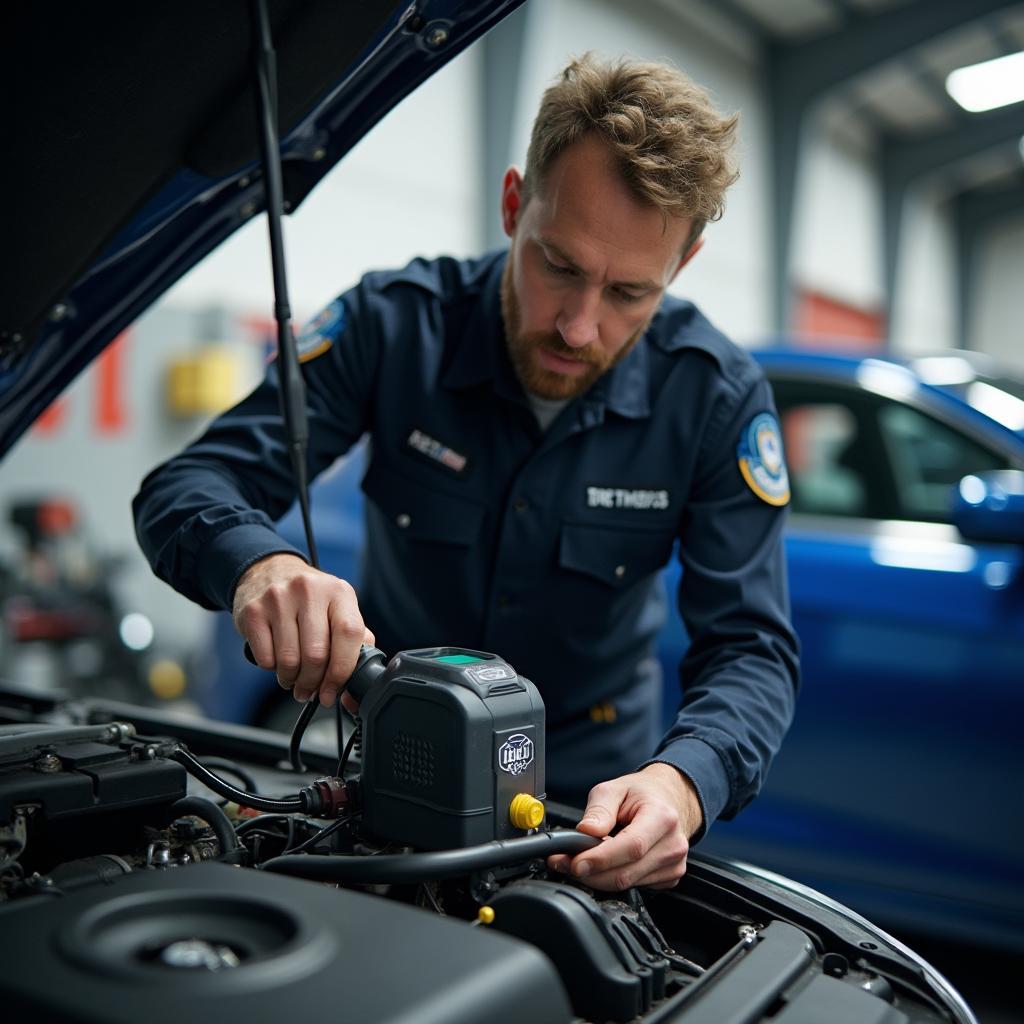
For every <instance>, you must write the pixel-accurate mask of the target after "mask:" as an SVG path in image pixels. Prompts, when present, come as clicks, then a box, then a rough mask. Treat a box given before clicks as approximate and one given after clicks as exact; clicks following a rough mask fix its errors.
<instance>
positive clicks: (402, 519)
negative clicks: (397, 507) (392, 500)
mask: <svg viewBox="0 0 1024 1024" xmlns="http://www.w3.org/2000/svg"><path fill="white" fill-rule="evenodd" d="M395 522H396V523H398V525H399V527H400V528H401V529H403V530H404V529H405V528H406V527H408V526H411V525H412V516H411V515H409V513H408V512H400V513H399V514H398V515H397V516H395Z"/></svg>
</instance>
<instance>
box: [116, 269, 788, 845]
mask: <svg viewBox="0 0 1024 1024" xmlns="http://www.w3.org/2000/svg"><path fill="white" fill-rule="evenodd" d="M505 258H506V257H505V254H497V255H490V256H487V257H484V258H483V259H480V260H474V261H468V262H459V261H456V260H454V259H448V258H442V259H438V260H435V261H432V262H427V261H424V260H414V261H413V262H412V263H411V264H409V266H408V267H406V268H405V269H403V270H400V271H396V272H389V273H372V274H368V275H367V276H366V277H364V278H363V280H362V281H361V282H360V284H358V285H357V286H356V287H355V288H353V289H352V290H351V291H349V292H347V293H346V294H344V295H343V296H342V297H341V298H340V299H338V300H336V301H335V302H334V303H332V304H331V306H329V307H327V309H326V310H325V311H324V312H323V313H322V314H321V315H320V317H318V318H317V320H316V321H314V324H313V326H312V329H308V330H307V331H306V332H304V333H303V335H302V337H301V338H300V348H301V349H302V351H303V360H304V361H303V372H304V375H305V379H306V384H307V388H308V407H309V424H310V444H309V464H310V472H311V474H312V475H315V474H316V473H319V472H320V471H322V470H323V469H325V468H326V467H327V466H329V465H330V464H331V463H332V462H333V461H334V460H335V459H336V458H337V457H338V456H339V455H341V454H343V453H344V452H345V451H347V450H348V449H349V448H350V446H352V445H353V444H354V443H355V442H356V441H357V440H358V439H359V438H360V437H361V436H362V435H363V434H364V433H367V432H368V433H369V435H370V438H371V449H370V460H369V467H368V469H367V472H366V475H365V478H364V480H363V490H364V491H365V493H366V496H367V498H368V499H369V500H368V502H367V504H366V507H367V542H366V544H367V546H366V560H365V572H364V579H363V581H362V584H361V586H360V590H359V604H360V608H361V610H362V613H363V618H364V620H365V622H366V624H367V625H368V626H369V627H370V629H372V630H373V631H374V633H375V635H376V637H377V643H378V646H380V647H381V649H383V650H385V651H388V652H389V653H393V652H395V651H398V650H402V649H409V648H415V647H429V646H440V645H455V646H461V647H468V648H474V649H477V650H485V651H491V652H494V653H496V654H499V655H500V656H502V657H503V658H505V659H506V660H507V661H508V662H509V663H510V664H512V665H513V666H514V667H515V668H516V670H517V671H519V672H520V673H521V674H523V675H525V676H527V677H528V678H530V679H532V680H533V681H534V682H535V683H536V684H537V685H538V687H539V688H540V691H541V694H542V695H543V697H544V702H545V707H546V713H547V724H548V728H547V780H548V791H549V793H550V794H552V795H553V796H558V797H560V798H563V799H569V800H572V801H575V802H578V801H581V800H584V799H585V797H586V793H587V790H588V789H589V788H590V786H592V785H593V784H595V783H596V782H599V781H602V780H605V779H611V778H615V777H617V776H619V775H621V774H624V773H626V772H629V771H633V770H635V769H636V768H638V767H640V766H642V765H644V764H646V763H649V762H650V761H651V760H657V761H664V762H666V763H669V764H672V765H674V766H675V767H677V768H678V769H680V770H681V771H682V772H684V773H685V774H686V775H687V776H688V777H689V778H690V780H691V781H692V782H693V784H694V786H695V788H696V791H697V794H698V796H699V798H700V801H701V805H702V809H703V812H704V820H705V823H706V824H707V825H709V824H710V823H711V822H712V821H714V820H715V818H716V817H718V816H720V815H724V816H732V815H733V814H735V813H736V811H738V810H739V809H740V808H741V807H742V806H743V805H744V804H745V803H747V802H748V801H749V800H750V799H751V798H752V797H753V796H754V795H755V794H756V793H757V791H758V789H759V787H760V785H761V782H762V780H763V778H764V775H765V772H766V770H767V768H768V765H769V763H770V761H771V759H772V757H773V755H774V754H775V752H776V750H777V749H778V746H779V744H780V742H781V740H782V737H783V735H784V733H785V731H786V728H787V727H788V725H789V722H790V719H791V717H792V713H793V704H794V697H795V692H796V686H797V644H796V640H795V637H794V635H793V632H792V630H791V627H790V624H789V611H788V597H787V588H786V575H785V565H784V560H783V550H782V542H781V531H782V523H783V516H784V509H783V508H782V507H780V505H781V504H782V503H784V501H785V497H784V496H782V497H781V499H779V500H777V501H775V503H772V502H771V501H769V500H766V499H771V497H772V495H771V494H766V493H765V492H764V491H763V490H762V491H761V493H762V497H759V496H758V494H757V493H755V490H760V488H759V486H758V485H757V483H756V481H754V480H751V482H749V483H748V479H749V478H750V473H749V472H747V473H744V472H743V471H742V466H741V458H740V454H741V453H742V451H743V450H744V447H743V446H744V445H745V444H748V441H749V435H750V432H751V428H752V426H753V427H754V428H755V430H756V428H757V424H758V423H767V424H768V425H769V427H770V426H771V424H774V406H773V400H772V395H771V391H770V388H769V385H768V384H767V382H766V381H765V379H764V377H763V375H762V373H761V371H760V369H759V368H758V366H757V364H756V363H755V362H754V361H753V360H752V359H751V358H750V357H749V356H748V355H747V354H746V353H745V352H744V351H743V350H741V349H740V348H738V347H737V346H735V345H734V344H732V343H731V342H730V341H729V340H727V339H726V338H725V337H724V336H723V335H722V334H721V333H719V332H718V331H717V330H715V329H714V328H713V327H712V326H711V325H710V324H709V323H708V321H707V320H706V319H705V318H704V317H703V316H702V315H701V314H700V313H699V312H698V311H697V309H696V308H695V307H694V306H693V305H692V304H691V303H689V302H683V301H680V300H677V299H674V298H671V297H666V298H665V299H664V300H663V302H662V305H661V308H660V311H659V312H658V313H657V315H656V316H655V318H654V320H653V321H652V323H651V325H650V327H649V329H648V330H647V332H646V333H645V334H644V336H643V337H642V338H641V339H640V341H639V342H638V343H637V344H636V345H635V346H634V347H633V349H632V350H631V351H630V352H629V353H628V354H627V355H626V356H625V358H623V359H622V360H621V362H619V363H618V364H617V365H616V366H615V367H614V368H612V369H611V370H610V371H608V372H607V373H605V374H604V375H603V376H602V377H601V378H600V379H599V380H598V381H597V382H596V383H595V384H594V385H593V386H592V387H591V388H590V390H589V391H587V392H586V393H585V394H584V395H582V396H581V397H579V398H577V399H575V400H574V401H572V402H570V403H569V404H568V405H567V406H566V407H565V408H564V409H562V411H561V413H560V414H559V415H558V417H557V419H555V421H554V422H553V423H552V424H551V425H550V426H549V427H548V429H547V430H546V431H542V430H541V429H540V427H539V425H538V423H537V420H536V417H535V416H534V414H533V413H532V411H531V409H530V406H529V404H528V402H527V399H526V396H525V395H524V392H523V389H522V387H521V386H520V384H519V381H518V379H517V377H516V374H515V371H514V370H513V367H512V364H511V361H510V359H509V356H508V353H507V349H506V345H505V337H504V329H503V324H502V318H501V313H500V280H501V272H502V269H503V266H504V263H505ZM759 417H760V420H759V419H758V418H759ZM775 438H776V441H777V432H776V434H775ZM755 446H756V442H755ZM778 454H779V455H780V456H781V452H779V453H778ZM748 455H749V452H748ZM751 465H753V468H754V469H755V470H758V471H760V472H761V473H762V476H763V466H760V465H759V464H758V461H757V458H756V457H755V458H754V463H753V464H751V463H750V461H749V459H748V461H747V467H748V469H749V468H750V466H751ZM776 468H778V467H776ZM779 479H780V473H779V472H777V473H776V476H775V480H776V481H778V480H779ZM781 479H782V481H783V486H784V482H785V470H784V467H783V468H782V469H781ZM776 493H778V492H776ZM294 496H295V492H294V486H293V483H292V472H291V468H290V464H289V458H288V454H287V451H286V448H285V445H284V443H283V436H282V424H281V416H280V413H279V405H278V396H277V380H276V370H275V368H274V367H273V366H272V367H271V368H270V370H269V372H268V374H267V378H266V380H265V381H264V382H263V383H262V384H261V385H260V386H259V387H258V388H257V389H256V390H255V391H254V392H253V393H252V394H251V395H250V396H249V397H248V398H246V399H245V400H243V401H242V402H241V403H240V404H239V405H238V406H237V407H235V408H234V409H232V410H231V411H230V412H228V413H226V414H224V415H223V416H221V417H220V418H218V419H217V420H216V421H215V422H214V423H213V425H212V426H211V427H210V428H209V430H208V431H207V432H206V434H205V435H204V436H203V437H202V438H201V439H200V440H199V441H197V442H196V443H195V444H193V445H191V446H190V447H189V448H188V449H186V450H185V451H184V452H183V453H182V454H181V455H179V456H178V457H177V458H175V459H172V460H171V461H170V462H168V463H166V464H164V465H163V466H161V467H159V468H158V469H157V470H155V471H154V472H153V473H152V474H150V476H149V477H147V479H146V480H145V481H144V482H143V485H142V488H141V490H140V493H139V495H138V496H137V498H136V501H135V511H136V523H137V530H138V534H139V539H140V542H141V544H142V546H143V549H144V550H145V552H146V554H147V556H148V558H149V559H150V561H151V563H152V565H153V567H154V569H155V571H156V572H157V574H158V575H159V576H160V577H162V578H163V579H165V580H166V581H168V582H169V583H171V584H172V585H173V586H174V587H175V588H176V589H178V590H179V591H181V592H182V593H183V594H185V595H186V596H188V597H190V598H192V599H193V600H195V601H197V602H198V603H200V604H201V605H203V606H205V607H208V608H230V607H231V601H232V596H233V593H234V588H235V585H236V584H237V581H238V579H239V577H240V576H241V574H242V573H243V571H244V570H245V569H247V568H248V567H249V566H250V565H252V564H253V563H254V562H255V561H257V560H258V559H260V558H262V557H264V556H266V555H268V554H271V553H273V552H280V551H291V550H294V549H293V548H291V547H290V545H288V544H287V543H285V542H284V541H283V540H282V539H281V537H280V536H279V535H278V534H277V533H276V531H275V529H274V521H275V520H276V519H278V518H279V517H280V516H282V515H283V514H284V512H285V511H286V510H287V508H288V507H289V506H290V505H291V503H292V501H293V499H294ZM676 540H678V541H679V550H680V557H681V559H682V562H683V567H684V568H683V574H682V581H681V585H680V590H679V608H680V611H681V613H682V616H683V621H684V623H685V625H686V627H687V630H688V632H689V635H690V637H691V641H692V642H691V646H690V648H689V651H688V653H687V654H686V656H685V658H684V660H683V662H682V664H681V666H680V679H681V684H682V704H681V708H680V711H679V715H678V718H677V720H676V722H675V724H674V725H673V726H672V728H671V729H670V730H669V731H668V733H667V734H666V735H664V736H663V737H660V738H659V735H658V734H659V732H660V724H659V717H660V705H661V701H660V696H659V695H660V689H659V687H660V680H659V673H658V666H657V661H656V659H655V657H654V639H655V636H656V634H657V633H658V630H659V629H660V627H661V626H662V624H663V622H664V618H665V601H664V597H663V588H662V586H661V583H660V579H659V577H658V570H659V569H660V568H662V567H663V566H664V565H665V564H666V562H667V561H668V559H669V557H670V555H671V553H672V550H673V544H674V542H675V541H676ZM602 702H609V703H610V704H611V705H612V707H614V709H615V715H614V721H612V722H608V721H600V722H595V721H593V719H592V716H591V715H590V713H589V712H590V709H591V708H593V707H594V706H595V705H599V704H601V703H602ZM607 717H608V718H611V717H612V716H611V715H609V716H607Z"/></svg>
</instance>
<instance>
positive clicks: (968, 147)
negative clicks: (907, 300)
mask: <svg viewBox="0 0 1024 1024" xmlns="http://www.w3.org/2000/svg"><path fill="white" fill-rule="evenodd" d="M1022 132H1024V103H1014V104H1013V105H1012V106H1008V107H1003V108H1002V109H1000V110H994V111H991V112H989V113H985V114H970V115H967V114H965V115H963V117H962V118H960V120H959V121H958V123H957V124H955V125H953V127H951V128H946V129H944V130H942V131H940V132H935V133H934V134H932V135H927V136H924V137H921V136H913V137H909V138H908V137H895V136H883V138H882V143H881V146H880V154H881V159H880V163H881V169H882V266H883V273H884V280H885V294H886V314H887V320H888V322H889V323H891V322H892V309H893V297H894V295H895V294H896V271H897V266H898V264H899V250H900V228H901V223H902V219H903V203H904V200H905V199H906V195H907V191H908V189H909V188H910V187H911V186H912V185H913V184H914V182H916V181H918V180H920V179H922V178H925V177H929V176H933V175H940V174H941V173H942V172H943V170H945V169H948V168H950V167H953V166H955V165H956V164H957V163H958V162H960V161H962V160H964V159H965V158H967V157H970V156H974V155H975V154H977V153H982V152H984V151H985V150H989V149H995V148H997V147H1000V146H1004V145H1005V146H1006V147H1007V148H1008V149H1009V148H1010V147H1012V146H1016V145H1017V144H1018V140H1019V139H1020V137H1021V133H1022ZM965 301H966V297H965V295H964V294H963V293H962V292H961V295H960V305H961V308H963V305H964V303H965Z"/></svg>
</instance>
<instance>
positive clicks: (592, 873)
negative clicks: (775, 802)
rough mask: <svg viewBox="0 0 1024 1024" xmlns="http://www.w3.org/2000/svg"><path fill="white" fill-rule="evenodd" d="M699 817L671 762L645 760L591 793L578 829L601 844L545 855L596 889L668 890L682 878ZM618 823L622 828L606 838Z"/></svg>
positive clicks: (693, 796) (692, 793) (694, 797)
mask: <svg viewBox="0 0 1024 1024" xmlns="http://www.w3.org/2000/svg"><path fill="white" fill-rule="evenodd" d="M702 821H703V817H702V814H701V809H700V802H699V801H698V799H697V793H696V790H694V788H693V784H692V783H691V782H690V780H689V779H688V778H687V777H686V776H685V775H683V774H682V772H680V771H678V770H676V769H675V768H673V767H672V766H671V765H668V764H662V763H661V762H658V763H656V764H649V765H647V767H646V768H643V769H641V770H640V771H638V772H634V773H632V774H631V775H623V776H621V777H620V778H617V779H612V780H611V781H610V782H602V783H601V784H600V785H598V786H595V787H594V788H593V789H592V790H591V791H590V796H589V798H588V799H587V808H586V810H585V811H584V812H583V818H582V820H581V821H580V823H579V824H578V825H577V826H576V828H577V830H578V831H579V832H583V833H585V834H586V835H588V836H596V837H598V838H604V842H603V843H601V845H600V846H596V847H594V849H592V850H587V851H585V852H584V853H581V854H578V855H577V856H576V857H572V858H570V857H568V856H566V855H564V854H558V855H556V856H553V857H549V858H548V867H549V868H551V869H552V870H554V871H561V872H563V873H565V874H571V875H575V876H576V877H577V878H579V879H580V881H583V882H585V883H586V884H587V885H589V886H591V887H592V888H594V889H607V890H619V889H628V888H630V887H631V886H634V885H647V886H652V887H653V888H656V889H668V888H671V887H672V886H674V885H675V884H676V883H677V882H678V881H679V879H680V878H682V877H683V873H684V872H685V871H686V855H687V853H688V852H689V849H690V842H689V840H690V837H691V836H692V835H693V834H694V833H695V832H696V831H697V830H698V829H699V828H700V826H701V823H702ZM616 825H624V826H625V828H623V829H622V830H621V831H620V832H619V833H618V834H617V835H615V836H612V837H610V838H605V837H607V836H608V835H609V833H610V832H611V831H612V829H613V828H615V826H616Z"/></svg>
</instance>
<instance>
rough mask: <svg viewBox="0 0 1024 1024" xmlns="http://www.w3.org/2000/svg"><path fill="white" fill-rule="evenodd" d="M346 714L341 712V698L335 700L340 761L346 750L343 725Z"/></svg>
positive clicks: (335, 730)
mask: <svg viewBox="0 0 1024 1024" xmlns="http://www.w3.org/2000/svg"><path fill="white" fill-rule="evenodd" d="M343 722H344V716H343V715H342V713H341V698H340V696H339V698H338V699H337V700H336V701H335V702H334V736H335V739H336V740H337V742H338V760H339V763H340V761H341V758H342V756H343V755H342V751H343V750H344V743H345V729H344V726H343Z"/></svg>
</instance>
